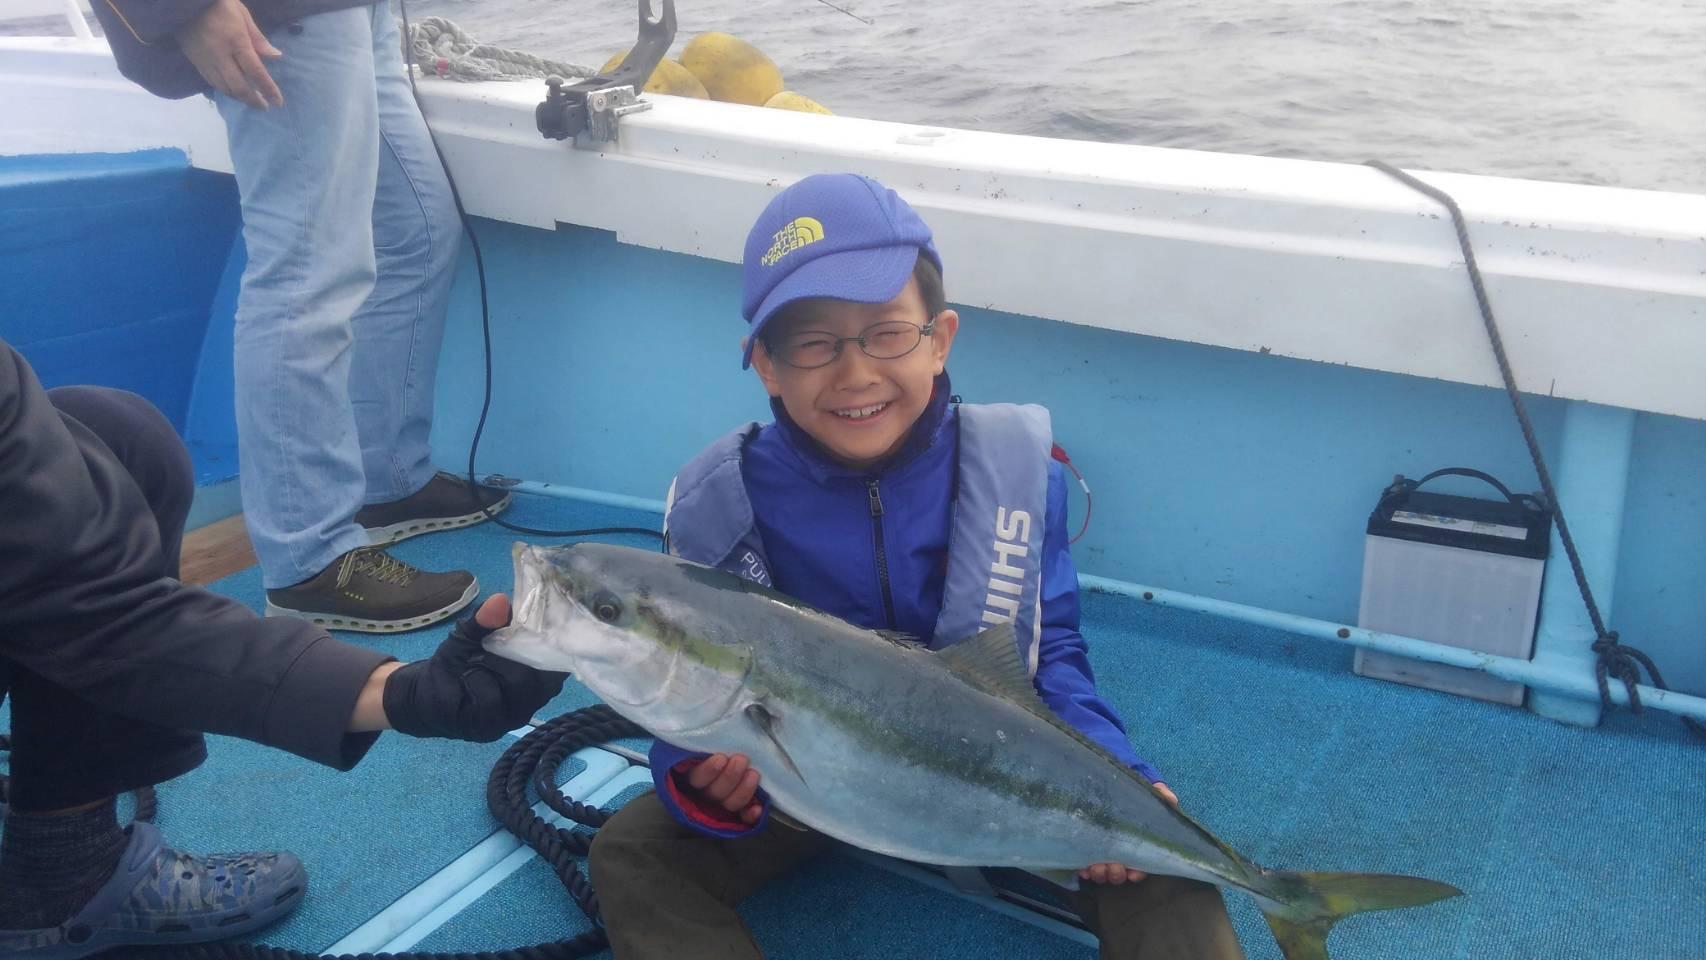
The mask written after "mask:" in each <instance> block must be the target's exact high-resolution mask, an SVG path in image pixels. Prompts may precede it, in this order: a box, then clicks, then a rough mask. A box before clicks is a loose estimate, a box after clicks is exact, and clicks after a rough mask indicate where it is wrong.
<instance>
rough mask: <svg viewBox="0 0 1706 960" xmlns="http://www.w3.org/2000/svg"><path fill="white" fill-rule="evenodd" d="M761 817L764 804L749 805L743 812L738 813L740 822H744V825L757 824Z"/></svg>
mask: <svg viewBox="0 0 1706 960" xmlns="http://www.w3.org/2000/svg"><path fill="white" fill-rule="evenodd" d="M763 815H764V804H762V803H754V804H751V805H749V806H748V807H747V808H746V809H745V810H742V811H741V812H740V818H741V820H742V821H744V822H746V823H757V822H758V818H759V817H761V816H763Z"/></svg>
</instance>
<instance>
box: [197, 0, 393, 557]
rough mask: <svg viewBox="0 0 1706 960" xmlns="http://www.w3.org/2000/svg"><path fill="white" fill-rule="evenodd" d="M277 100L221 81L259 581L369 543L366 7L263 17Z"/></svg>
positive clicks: (246, 497) (371, 138)
mask: <svg viewBox="0 0 1706 960" xmlns="http://www.w3.org/2000/svg"><path fill="white" fill-rule="evenodd" d="M268 39H269V40H271V41H272V44H273V46H275V47H277V48H278V49H279V50H281V51H283V53H284V56H283V57H281V58H279V59H277V60H273V61H270V62H268V64H267V69H268V70H269V71H270V72H271V73H272V76H273V79H274V80H275V81H276V82H277V83H278V86H279V89H280V90H281V91H282V92H283V94H284V105H283V106H282V107H274V108H272V109H270V110H257V109H255V108H253V107H250V106H247V105H245V104H243V103H242V102H241V101H237V100H233V99H231V98H230V97H227V96H225V95H223V94H216V95H215V97H214V100H215V102H216V103H217V104H218V107H219V113H220V116H221V117H223V118H224V120H225V128H226V134H227V138H228V140H229V142H230V147H231V165H232V168H233V169H234V171H235V172H236V175H237V189H238V193H239V195H240V196H241V199H242V207H243V240H244V242H245V243H246V244H247V246H248V251H249V262H248V266H247V268H246V269H245V270H244V271H243V284H242V289H241V290H240V292H239V294H238V298H237V324H236V351H235V352H236V381H237V403H236V408H237V439H238V462H239V467H240V470H241V483H242V490H243V510H244V514H245V518H246V520H247V523H248V527H249V537H250V539H251V540H252V541H253V543H254V546H255V555H256V557H257V558H258V559H259V560H260V564H261V573H262V580H263V582H264V583H265V585H266V586H267V587H269V588H274V587H284V586H289V585H291V584H294V583H299V582H301V581H303V580H306V579H308V578H309V577H312V576H314V575H315V574H317V573H319V572H320V571H321V570H323V569H325V567H326V566H327V565H329V564H330V563H331V562H332V560H333V559H335V558H336V557H337V556H338V555H339V554H342V553H344V552H346V551H349V550H352V549H355V548H356V547H360V546H364V545H366V543H367V537H366V534H365V533H364V532H363V531H362V530H361V528H360V527H358V526H356V525H355V522H354V518H355V512H356V510H357V509H359V508H360V507H361V505H362V503H363V500H364V496H365V492H366V489H367V482H366V478H365V475H364V473H363V470H362V458H361V447H360V443H359V440H358V437H357V432H356V426H355V415H354V412H353V410H352V407H351V402H350V363H351V354H352V344H353V339H354V338H353V335H352V331H351V319H352V318H353V317H354V316H355V314H356V311H357V310H358V309H360V307H361V305H362V303H363V302H364V301H366V300H367V297H368V294H369V293H370V292H372V290H373V288H374V271H375V261H374V249H373V218H372V216H371V211H372V210H373V202H374V190H375V184H376V182H377V180H378V169H379V117H378V100H377V96H376V94H375V91H374V74H373V10H372V9H371V8H368V7H355V8H350V9H345V10H335V11H332V12H329V13H321V14H315V15H313V16H309V17H304V18H303V19H302V20H301V21H300V22H298V23H296V24H291V25H288V26H282V27H277V28H274V29H273V30H272V31H270V32H269V33H268Z"/></svg>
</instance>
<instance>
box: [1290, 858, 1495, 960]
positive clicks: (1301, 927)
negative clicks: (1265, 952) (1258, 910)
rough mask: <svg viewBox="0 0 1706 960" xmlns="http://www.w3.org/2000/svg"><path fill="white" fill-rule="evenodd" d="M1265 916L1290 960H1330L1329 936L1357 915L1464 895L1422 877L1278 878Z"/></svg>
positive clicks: (1308, 875)
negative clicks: (1337, 926) (1334, 926)
mask: <svg viewBox="0 0 1706 960" xmlns="http://www.w3.org/2000/svg"><path fill="white" fill-rule="evenodd" d="M1269 877H1270V879H1271V880H1272V881H1273V882H1272V887H1271V889H1272V890H1273V893H1272V894H1271V895H1270V896H1271V897H1272V898H1273V902H1272V904H1271V905H1270V903H1269V902H1268V901H1266V900H1264V901H1262V903H1261V906H1262V913H1263V915H1265V916H1266V917H1267V919H1268V927H1269V929H1271V930H1273V932H1274V939H1275V940H1278V941H1279V947H1280V953H1281V954H1283V955H1284V956H1285V960H1327V934H1328V932H1329V931H1331V930H1332V929H1333V924H1335V923H1338V922H1339V921H1340V920H1343V919H1344V918H1345V917H1348V916H1351V915H1352V914H1356V913H1362V912H1364V911H1367V910H1395V909H1397V908H1399V907H1419V906H1422V905H1423V904H1428V903H1433V902H1434V901H1436V900H1444V899H1446V898H1447V897H1455V896H1458V895H1460V894H1462V893H1463V891H1461V890H1459V889H1457V888H1456V887H1454V886H1451V885H1450V884H1447V883H1439V882H1438V881H1434V880H1426V879H1423V878H1422V877H1405V876H1398V875H1395V874H1386V873H1273V874H1270V875H1269Z"/></svg>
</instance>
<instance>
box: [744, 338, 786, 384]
mask: <svg viewBox="0 0 1706 960" xmlns="http://www.w3.org/2000/svg"><path fill="white" fill-rule="evenodd" d="M751 339H752V338H751V337H741V338H740V349H741V352H742V353H745V352H746V344H747V341H749V340H751ZM752 372H753V373H756V374H758V379H759V380H760V381H762V382H763V384H764V389H765V390H767V391H769V393H770V395H771V396H772V397H780V396H781V395H782V384H781V383H779V382H778V381H777V380H776V361H774V360H772V359H771V358H770V351H768V350H766V349H764V341H763V340H759V341H758V342H757V343H755V344H753V345H752Z"/></svg>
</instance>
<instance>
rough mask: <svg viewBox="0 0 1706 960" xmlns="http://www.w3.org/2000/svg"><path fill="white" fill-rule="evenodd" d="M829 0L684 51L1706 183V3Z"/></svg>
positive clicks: (594, 27)
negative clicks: (754, 52) (750, 49)
mask: <svg viewBox="0 0 1706 960" xmlns="http://www.w3.org/2000/svg"><path fill="white" fill-rule="evenodd" d="M656 2H661V0H656ZM830 2H831V0H679V4H678V7H677V17H678V20H679V29H678V32H677V39H676V44H675V46H674V47H673V48H672V50H671V54H672V55H674V54H676V53H678V52H679V51H680V48H681V46H682V45H683V44H685V43H686V42H687V41H688V40H689V39H691V38H692V37H694V36H696V35H698V34H700V33H703V32H706V31H710V30H719V31H724V32H728V33H732V34H735V35H736V36H739V37H741V38H743V39H745V40H747V41H749V42H751V43H753V44H755V45H757V46H758V47H759V48H760V49H762V50H763V51H765V52H766V53H767V54H768V55H769V56H770V57H771V58H772V59H773V60H775V61H776V63H777V64H778V65H779V66H780V67H781V69H782V72H783V76H784V78H785V80H786V82H787V86H788V87H789V88H790V89H792V90H796V91H798V92H800V93H803V94H805V95H807V96H809V97H812V98H814V99H816V100H818V101H819V102H821V103H823V104H824V105H825V106H827V107H829V108H830V109H831V110H833V111H835V112H837V113H840V114H846V115H851V116H859V117H872V118H878V119H885V120H899V121H905V122H912V123H927V124H939V125H946V126H953V127H969V128H974V129H983V130H994V131H1000V132H1006V133H1021V134H1031V135H1037V136H1046V137H1065V138H1073V139H1087V140H1099V141H1107V142H1119V143H1137V144H1145V145H1150V146H1163V147H1186V148H1193V149H1201V150H1215V151H1225V152H1232V153H1247V154H1258V155H1264V156H1278V157H1300V158H1308V159H1318V160H1340V161H1347V162H1360V161H1362V160H1366V159H1369V158H1375V157H1378V158H1380V159H1384V160H1387V161H1389V162H1391V163H1395V164H1398V165H1400V166H1405V167H1413V168H1421V169H1432V170H1451V171H1457V172H1465V173H1482V174H1495V175H1503V176H1515V177H1530V178H1536V179H1543V180H1557V181H1565V182H1572V183H1591V184H1603V185H1613V186H1623V187H1635V188H1646V189H1658V190H1683V191H1689V192H1706V98H1703V97H1702V96H1701V95H1700V92H1699V91H1700V87H1701V82H1702V79H1701V78H1702V67H1703V66H1706V55H1703V54H1702V52H1701V51H1702V49H1703V48H1706V2H1699V0H1618V2H1616V3H1605V2H1591V3H1590V2H1587V0H1498V2H1493V0H1222V2H1219V3H1198V2H1195V0H1056V2H1049V3H1040V2H1033V0H981V2H975V3H974V2H969V0H939V2H934V3H930V2H919V0H833V2H834V3H835V4H836V5H837V6H839V7H840V8H841V9H837V8H836V7H832V6H830V5H829V3H830ZM409 13H410V16H411V17H413V18H420V17H426V16H434V15H437V16H443V17H447V18H449V19H451V20H453V21H455V22H456V23H457V24H458V25H459V26H461V27H462V28H463V29H465V30H466V31H468V32H469V33H470V34H472V35H473V36H474V37H475V38H477V39H478V40H481V41H483V42H486V43H491V44H496V45H499V46H504V47H510V48H514V49H519V50H525V51H528V52H532V53H536V54H539V55H542V56H547V57H551V58H554V59H558V60H568V61H571V62H577V63H582V64H586V65H588V66H591V67H597V66H599V65H601V64H602V63H603V62H604V61H605V60H606V59H607V58H608V57H609V56H610V55H611V54H613V53H615V52H617V51H619V50H625V49H626V48H627V47H629V46H630V45H632V43H633V37H634V28H635V21H636V6H635V3H634V0H409ZM57 26H58V25H57V24H55V22H54V21H53V20H51V19H45V18H44V19H41V20H36V21H15V22H12V23H9V24H0V32H3V33H20V32H32V31H35V32H40V31H43V30H44V29H45V30H53V29H55V28H56V27H57Z"/></svg>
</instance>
